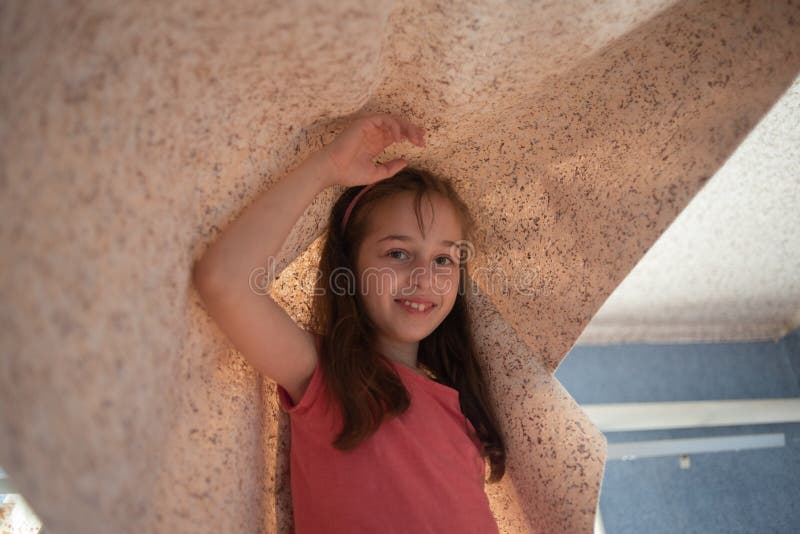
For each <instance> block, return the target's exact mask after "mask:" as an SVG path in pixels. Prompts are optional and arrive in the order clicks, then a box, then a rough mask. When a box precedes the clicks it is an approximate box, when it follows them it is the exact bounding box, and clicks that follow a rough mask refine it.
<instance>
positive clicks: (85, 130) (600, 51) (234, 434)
mask: <svg viewBox="0 0 800 534" xmlns="http://www.w3.org/2000/svg"><path fill="white" fill-rule="evenodd" d="M276 4H280V5H276ZM799 23H800V7H799V6H798V4H797V2H745V1H702V2H678V3H672V2H669V1H666V0H660V1H659V0H650V1H645V0H632V1H629V2H624V3H621V2H614V1H611V0H606V1H600V2H589V1H586V2H583V1H581V2H508V3H503V4H502V5H494V4H492V3H487V2H484V1H478V0H462V1H454V2H453V1H447V2H444V1H433V2H420V1H413V0H410V1H403V2H390V1H388V0H386V1H377V2H375V1H371V2H367V1H365V0H342V1H337V2H326V1H321V0H318V1H314V2H312V1H296V2H283V3H264V2H257V1H255V0H245V1H242V2H235V3H221V2H210V1H202V0H201V1H199V2H197V1H192V2H189V1H186V0H177V1H175V2H156V3H148V4H147V5H144V4H139V3H136V2H128V3H117V4H116V5H114V6H113V8H111V7H110V6H108V5H107V3H104V2H98V1H86V2H81V3H79V4H75V3H63V4H58V5H54V6H49V7H48V8H46V9H44V8H42V7H41V6H37V5H36V3H35V2H2V3H0V51H1V52H0V54H1V55H2V57H0V64H2V69H0V116H2V121H0V136H2V138H1V139H0V141H1V142H0V191H2V195H0V213H2V214H3V224H2V225H0V235H2V243H0V244H1V245H2V250H3V255H2V258H3V269H2V272H3V275H4V276H3V277H2V280H0V295H2V298H1V299H0V303H2V304H0V306H2V314H1V315H0V316H2V318H3V319H2V324H3V326H2V354H3V357H2V372H0V406H2V407H3V409H2V410H1V411H0V435H3V436H6V437H7V438H9V439H4V440H0V465H2V467H3V468H4V469H5V470H6V471H8V473H9V474H10V476H11V479H12V480H13V482H14V485H15V486H17V487H19V488H20V489H21V490H22V493H23V494H24V495H25V498H26V499H27V500H28V501H29V502H30V503H31V504H32V506H33V508H34V510H36V511H37V512H38V513H39V514H40V516H41V517H42V518H44V519H45V522H46V524H47V529H48V531H53V532H59V531H63V532H83V533H89V534H91V533H95V532H97V533H100V532H108V531H113V532H164V533H166V532H209V533H210V532H280V533H289V532H291V530H292V522H293V518H292V515H291V514H292V511H291V495H290V486H289V480H290V479H289V471H288V454H289V447H290V445H291V444H290V436H289V434H288V430H289V427H288V420H287V418H286V416H285V414H283V413H281V412H280V411H279V410H278V405H277V402H276V397H275V390H274V387H275V386H274V383H271V382H270V381H268V380H267V381H262V380H261V378H260V377H259V375H258V374H257V373H255V371H254V369H253V368H252V366H250V365H249V364H248V363H247V362H246V360H245V359H244V358H243V357H242V355H240V354H239V353H238V352H236V351H235V350H234V349H232V347H231V345H230V343H229V342H228V340H227V339H226V338H225V336H224V335H222V334H221V332H220V331H219V329H218V328H217V327H216V326H215V325H214V324H213V322H212V321H211V320H210V319H209V318H208V316H207V314H206V313H205V312H204V310H203V307H202V304H201V303H200V301H199V300H198V299H197V296H196V293H195V292H194V290H193V289H192V287H191V282H190V268H191V265H192V262H193V260H194V259H195V258H197V257H198V256H199V255H200V254H201V253H202V251H203V249H204V247H205V246H206V244H207V243H209V242H210V241H211V240H212V239H214V238H215V236H216V235H217V234H218V233H219V231H220V229H221V228H224V227H225V225H226V224H227V223H228V222H229V221H230V220H231V218H232V217H234V216H235V215H236V214H237V213H238V212H239V211H240V210H241V209H242V207H243V206H244V205H245V204H246V203H248V202H249V201H250V200H252V199H253V198H254V196H255V195H257V194H258V193H259V192H260V191H262V190H263V189H264V188H266V187H268V186H269V184H270V183H272V182H273V181H274V180H276V179H277V178H279V177H280V176H282V175H283V174H284V173H286V172H287V171H288V170H290V169H291V168H293V167H294V166H295V165H296V164H298V163H299V162H300V161H301V160H302V159H303V158H304V157H306V156H307V155H308V154H310V153H311V152H312V151H314V150H316V149H318V148H319V147H320V146H321V145H322V144H324V143H327V142H330V141H331V140H332V139H333V138H334V137H335V135H336V133H337V132H338V131H339V130H340V129H341V127H342V126H343V125H344V124H346V122H347V121H348V120H349V119H350V115H351V114H352V113H355V112H359V111H387V112H396V113H402V114H404V115H406V116H407V117H409V118H410V119H411V120H413V121H415V122H417V123H419V124H421V125H422V126H424V127H425V128H426V129H427V131H428V135H427V142H428V146H427V147H425V148H424V149H420V148H418V147H413V146H411V145H409V144H407V143H404V144H400V145H395V146H393V147H391V148H390V149H389V150H387V152H386V153H385V155H384V156H383V157H382V158H381V159H382V160H384V161H385V160H388V159H393V158H395V157H405V158H407V159H408V160H409V162H410V163H412V164H414V165H418V166H422V167H426V168H428V169H430V170H432V171H434V172H437V173H440V174H442V175H443V176H447V177H450V178H452V180H453V181H454V182H455V184H456V186H457V187H458V189H459V191H461V193H462V195H463V196H464V198H465V199H466V201H467V202H468V204H469V205H470V206H471V208H472V209H473V211H474V214H475V216H476V218H477V219H478V221H479V222H480V229H479V238H480V240H479V242H478V243H476V245H477V249H478V251H479V254H478V256H477V257H476V258H475V260H474V261H475V264H474V266H473V270H475V271H477V270H478V269H481V273H479V274H476V276H475V280H474V281H475V284H476V292H475V295H474V299H473V302H472V304H471V305H472V306H473V308H474V321H475V323H474V327H475V332H476V338H477V340H478V344H479V347H480V350H481V356H482V365H483V367H484V370H485V372H486V374H487V376H488V378H489V382H490V385H491V391H492V394H493V397H494V399H495V402H496V405H497V408H498V413H499V414H500V417H501V422H502V427H503V432H504V434H505V436H506V438H507V444H508V466H507V475H506V477H505V478H504V479H503V481H502V482H501V483H500V484H496V485H490V484H487V485H486V491H487V494H488V495H489V498H490V502H491V505H492V510H493V512H494V514H495V516H496V518H497V521H498V524H499V525H500V529H501V532H504V533H534V532H535V533H570V534H572V533H589V532H592V526H593V521H594V512H595V507H596V504H597V500H598V492H599V488H600V481H601V479H602V474H603V468H604V464H605V458H606V456H605V454H606V442H605V439H604V437H603V436H602V434H600V433H599V431H598V430H597V428H596V427H595V426H594V425H593V424H592V423H591V421H589V420H588V418H587V417H586V415H585V414H584V413H583V411H582V410H581V409H580V407H579V406H578V405H577V404H576V403H575V401H574V400H573V399H572V397H571V396H570V395H569V393H568V392H567V391H565V390H564V388H563V387H562V386H561V385H560V384H559V382H558V381H557V380H556V379H555V378H554V377H553V372H554V371H555V369H556V368H557V366H558V365H559V363H560V362H561V360H562V359H563V357H564V355H565V354H566V353H567V352H568V351H569V349H570V348H571V346H572V344H573V343H574V341H575V339H577V337H578V336H579V334H580V333H581V331H582V330H583V329H584V327H585V326H586V324H587V323H588V321H589V320H590V319H591V317H592V315H593V314H594V312H595V311H596V310H597V309H598V308H599V307H600V305H601V304H602V303H603V301H604V300H605V299H606V298H607V297H608V296H609V295H610V294H611V292H612V291H613V290H614V289H615V288H616V286H617V285H618V284H619V283H620V282H621V281H622V279H624V278H625V276H626V275H627V273H628V272H629V271H630V270H631V269H632V267H633V266H634V265H635V264H636V263H637V262H638V261H639V259H640V258H641V257H642V256H643V254H644V252H646V251H647V250H648V249H649V247H650V246H651V245H652V244H653V242H654V241H655V240H656V239H657V238H658V237H659V236H660V234H661V233H662V232H663V231H664V230H665V228H666V227H667V226H668V225H669V224H670V223H671V222H672V221H673V220H674V219H675V217H676V216H677V215H678V214H679V213H680V211H681V210H682V209H683V208H684V207H685V206H686V204H687V203H688V202H689V201H690V200H691V198H692V196H693V195H694V194H695V193H696V192H697V191H698V190H699V189H700V188H701V187H702V186H703V184H704V183H705V182H706V181H707V180H708V179H709V177H711V176H713V175H714V173H715V172H716V170H717V169H718V168H719V167H720V166H721V165H722V163H723V162H724V161H725V160H726V158H727V157H728V156H729V155H730V154H731V153H732V151H733V150H734V149H735V148H736V146H737V145H738V144H739V143H740V142H741V141H742V139H743V137H744V136H745V135H747V133H748V132H749V131H750V130H751V129H752V128H753V126H754V125H755V124H756V122H757V121H758V120H759V119H760V118H761V117H762V116H763V115H764V114H765V113H766V111H767V110H768V109H769V108H770V106H771V105H772V104H773V103H774V102H775V101H776V100H777V99H778V98H779V97H780V95H781V94H782V93H783V91H784V90H785V89H786V88H787V87H788V86H789V84H790V83H791V81H792V80H793V79H794V77H795V76H796V75H797V72H798V70H800V57H799V56H798V50H800V28H798V24H799ZM338 193H339V190H338V189H337V188H331V189H329V190H328V191H325V192H324V193H323V194H321V195H319V197H318V198H317V199H316V200H315V201H314V203H313V204H312V205H311V206H309V208H308V210H307V211H306V213H305V214H304V215H303V217H302V218H301V219H300V221H299V222H298V224H297V225H296V227H295V228H294V230H293V231H292V233H291V234H290V236H289V238H288V239H287V240H286V244H285V246H284V248H283V250H282V253H281V258H280V261H279V262H278V265H277V268H278V270H279V271H280V270H281V269H284V268H285V270H283V272H282V273H281V276H280V277H279V279H278V280H277V284H276V286H275V289H274V296H275V298H276V299H277V300H278V301H279V302H280V303H281V304H282V305H283V306H284V307H285V309H286V310H287V312H288V313H289V314H290V315H291V316H292V317H293V318H294V319H295V320H297V321H298V322H301V323H302V322H303V321H304V320H306V319H307V312H308V302H307V294H306V293H304V292H303V291H302V286H301V282H302V281H303V280H304V279H305V277H306V275H307V273H308V272H309V270H310V267H311V266H312V265H313V260H314V258H315V253H316V252H315V246H316V245H317V243H318V242H316V241H315V238H316V237H317V236H318V235H319V233H320V232H321V231H322V225H323V224H324V221H325V218H326V215H327V212H328V210H329V209H330V206H331V204H332V202H333V201H334V199H335V197H336V195H337V194H338ZM487 273H489V274H492V273H494V274H495V275H496V276H494V277H493V276H486V274H487ZM87 518H91V520H89V519H87Z"/></svg>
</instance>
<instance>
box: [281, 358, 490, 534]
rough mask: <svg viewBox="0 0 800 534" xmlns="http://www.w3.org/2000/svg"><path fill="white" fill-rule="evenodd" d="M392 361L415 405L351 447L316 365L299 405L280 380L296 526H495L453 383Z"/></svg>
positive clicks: (309, 530) (311, 530)
mask: <svg viewBox="0 0 800 534" xmlns="http://www.w3.org/2000/svg"><path fill="white" fill-rule="evenodd" d="M390 361H391V363H392V364H393V365H394V366H395V368H397V370H398V374H399V376H400V378H401V380H402V381H403V384H404V385H405V387H406V389H408V392H409V396H410V399H411V405H410V406H409V408H408V410H407V411H406V412H405V413H403V414H401V415H399V416H396V417H392V418H390V419H387V420H385V421H384V422H383V423H382V425H381V426H380V428H379V429H378V430H377V431H376V432H375V433H374V434H373V435H372V436H370V437H368V438H367V439H366V440H364V441H363V442H361V443H360V444H359V445H358V446H357V447H356V448H355V449H353V450H351V451H347V452H345V451H340V450H338V449H336V448H335V447H333V445H331V442H332V441H333V439H334V438H335V436H336V433H337V431H338V430H339V428H340V424H341V419H340V414H339V412H338V410H335V409H329V408H332V407H333V406H334V405H333V404H331V402H330V399H329V398H328V396H327V394H326V393H327V392H326V391H325V385H324V383H323V381H322V380H321V378H322V375H321V367H320V366H319V365H317V366H316V368H315V369H314V373H313V374H312V376H311V381H310V382H309V384H308V387H307V389H306V391H305V392H304V393H303V396H302V398H301V399H300V402H298V403H297V405H293V404H292V399H291V397H290V396H289V394H288V393H287V392H286V390H285V389H284V388H283V387H282V386H280V385H278V386H277V391H278V399H279V402H280V404H281V407H282V408H283V409H284V411H286V412H287V413H288V414H289V417H290V426H291V453H290V476H291V489H292V506H293V510H294V524H295V534H326V533H345V532H346V533H348V534H349V533H360V532H381V533H386V534H392V533H414V534H423V533H431V534H433V533H436V534H440V533H442V532H448V533H449V532H458V533H463V534H467V533H475V534H487V533H491V534H497V533H498V532H499V530H498V528H497V523H496V521H495V519H494V516H493V515H492V511H491V509H490V508H489V500H488V498H487V497H486V493H485V491H484V477H485V471H484V469H485V463H484V460H483V458H482V457H481V456H480V449H479V446H480V442H479V440H478V438H477V436H476V435H475V429H474V427H473V426H472V424H471V423H470V421H469V420H468V419H467V418H466V417H465V416H464V415H463V414H462V413H461V409H460V407H459V401H458V391H456V390H455V389H453V388H450V387H448V386H445V385H443V384H440V383H438V382H435V381H433V380H431V379H429V378H427V377H425V376H422V375H420V374H418V373H416V372H415V371H413V370H412V369H410V368H408V367H406V366H405V365H403V364H401V363H397V362H395V361H393V360H391V359H390ZM328 409H329V410H328Z"/></svg>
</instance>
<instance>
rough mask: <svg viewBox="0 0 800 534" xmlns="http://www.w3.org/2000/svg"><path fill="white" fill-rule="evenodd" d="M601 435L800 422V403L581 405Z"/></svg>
mask: <svg viewBox="0 0 800 534" xmlns="http://www.w3.org/2000/svg"><path fill="white" fill-rule="evenodd" d="M581 408H582V409H583V410H584V412H586V415H588V416H589V419H591V420H592V422H593V423H594V424H595V425H596V426H597V427H598V428H599V429H600V431H601V432H618V431H625V430H658V429H666V428H693V427H706V426H738V425H761V424H769V423H798V422H800V399H796V398H789V399H747V400H721V401H699V402H641V403H623V404H582V405H581Z"/></svg>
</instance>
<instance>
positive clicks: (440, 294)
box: [356, 192, 463, 342]
mask: <svg viewBox="0 0 800 534" xmlns="http://www.w3.org/2000/svg"><path fill="white" fill-rule="evenodd" d="M420 209H421V215H422V220H423V226H424V229H425V237H424V238H423V237H422V233H421V232H420V229H419V227H418V226H417V218H416V214H415V213H414V193H411V192H404V193H401V194H398V195H394V196H392V197H389V198H386V199H383V200H381V201H380V205H378V206H375V207H374V209H373V211H372V212H371V213H370V220H369V224H370V230H369V231H368V232H367V235H366V237H365V239H364V241H363V242H362V244H361V248H360V249H359V251H358V258H357V260H356V269H357V271H358V273H357V275H358V281H357V286H358V287H359V288H360V289H361V292H362V294H361V299H362V302H363V304H364V306H365V308H366V310H367V313H369V316H370V318H371V319H372V321H373V322H374V323H375V325H376V326H377V328H378V330H379V331H380V333H381V334H383V335H384V336H387V337H389V338H390V339H393V340H395V341H399V342H417V341H419V340H421V339H423V338H425V337H427V336H428V335H429V334H430V333H431V332H433V331H434V330H435V329H436V327H437V326H438V325H439V324H440V323H441V322H442V321H443V320H444V318H445V317H447V314H448V313H450V310H451V309H452V308H453V304H454V303H455V299H456V296H457V293H458V276H459V271H458V260H459V257H458V250H459V249H458V245H459V244H458V242H459V241H460V240H461V239H463V237H462V231H461V223H460V221H459V219H458V216H457V214H456V211H455V209H454V208H453V207H452V206H451V205H450V203H449V202H448V201H447V200H446V199H444V198H442V197H440V196H439V195H434V194H430V195H425V196H423V197H422V203H421V205H420ZM404 300H411V301H414V300H416V301H424V302H425V309H424V310H422V311H418V310H415V309H413V308H409V307H408V306H407V305H406V304H404V303H403V301H404Z"/></svg>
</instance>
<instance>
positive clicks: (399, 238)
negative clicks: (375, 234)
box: [375, 234, 455, 247]
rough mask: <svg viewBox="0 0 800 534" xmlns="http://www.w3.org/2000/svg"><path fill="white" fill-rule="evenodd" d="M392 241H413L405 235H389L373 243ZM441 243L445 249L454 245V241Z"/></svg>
mask: <svg viewBox="0 0 800 534" xmlns="http://www.w3.org/2000/svg"><path fill="white" fill-rule="evenodd" d="M392 239H394V240H397V241H413V239H412V238H411V237H409V236H407V235H399V234H389V235H387V236H386V237H382V238H380V239H378V240H377V241H376V242H375V243H376V244H377V243H380V242H382V241H389V240H392ZM441 243H442V245H443V246H445V247H451V246H453V245H455V241H448V240H446V239H445V240H444V241H442V242H441Z"/></svg>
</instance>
